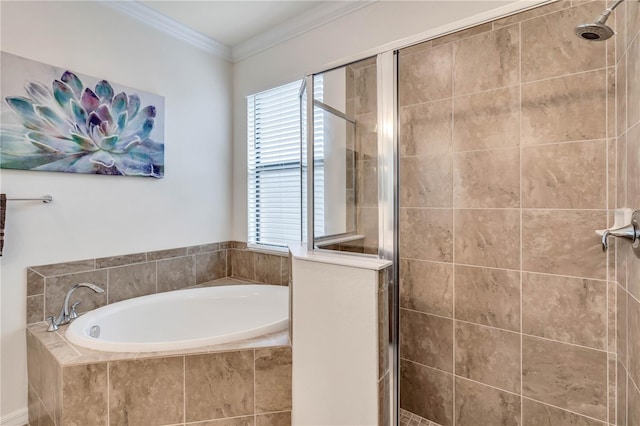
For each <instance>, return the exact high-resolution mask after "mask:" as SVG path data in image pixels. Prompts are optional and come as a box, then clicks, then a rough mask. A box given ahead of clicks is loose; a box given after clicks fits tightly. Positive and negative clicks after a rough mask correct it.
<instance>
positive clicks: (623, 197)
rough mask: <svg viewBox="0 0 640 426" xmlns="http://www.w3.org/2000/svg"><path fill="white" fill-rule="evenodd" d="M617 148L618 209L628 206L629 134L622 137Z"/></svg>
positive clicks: (619, 138)
mask: <svg viewBox="0 0 640 426" xmlns="http://www.w3.org/2000/svg"><path fill="white" fill-rule="evenodd" d="M616 142H617V147H616V174H617V177H616V207H626V206H627V134H626V133H624V134H622V135H620V136H619V137H618V139H617V141H616Z"/></svg>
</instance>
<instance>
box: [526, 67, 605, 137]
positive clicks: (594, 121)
mask: <svg viewBox="0 0 640 426" xmlns="http://www.w3.org/2000/svg"><path fill="white" fill-rule="evenodd" d="M605 100H606V72H605V71H604V70H600V71H591V72H587V73H583V74H574V75H570V76H566V77H559V78H553V79H550V80H543V81H539V82H535V83H529V84H524V85H523V86H522V117H521V129H520V132H521V143H522V144H523V145H534V144H540V143H553V142H565V141H579V140H588V139H604V138H605V137H606V105H605ZM587 105H588V107H586V106H587Z"/></svg>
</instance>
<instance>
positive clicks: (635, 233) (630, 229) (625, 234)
mask: <svg viewBox="0 0 640 426" xmlns="http://www.w3.org/2000/svg"><path fill="white" fill-rule="evenodd" d="M609 236H612V237H616V238H625V239H627V240H629V241H630V242H631V243H632V244H633V245H634V246H636V245H637V244H634V243H635V242H636V241H638V240H640V210H636V211H635V212H633V216H632V218H631V223H630V224H629V225H627V226H623V227H622V228H617V229H607V230H606V231H604V232H603V233H602V251H607V249H608V248H609V242H608V241H607V239H608V238H609ZM634 248H635V247H634Z"/></svg>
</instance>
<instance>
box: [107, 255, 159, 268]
mask: <svg viewBox="0 0 640 426" xmlns="http://www.w3.org/2000/svg"><path fill="white" fill-rule="evenodd" d="M146 261H147V254H146V253H134V254H123V255H119V256H111V257H102V258H100V259H96V269H102V268H112V267H114V266H123V265H131V264H133V263H142V262H146Z"/></svg>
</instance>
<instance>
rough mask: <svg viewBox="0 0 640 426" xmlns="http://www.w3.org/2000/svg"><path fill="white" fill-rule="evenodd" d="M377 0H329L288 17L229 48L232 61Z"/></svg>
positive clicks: (267, 47)
mask: <svg viewBox="0 0 640 426" xmlns="http://www.w3.org/2000/svg"><path fill="white" fill-rule="evenodd" d="M376 1H378V0H360V1H350V2H347V1H330V2H325V3H323V4H320V5H318V6H316V7H314V8H313V9H311V10H309V11H307V12H305V13H303V14H301V15H299V16H296V17H294V18H291V19H289V20H288V21H286V22H284V23H282V24H280V25H277V26H275V27H273V28H272V29H270V30H267V31H265V32H264V33H261V34H259V35H257V36H255V37H252V38H250V39H248V40H246V41H244V42H242V43H240V44H237V45H236V46H234V47H233V48H232V49H231V56H232V60H233V62H238V61H241V60H243V59H246V58H248V57H249V56H252V55H255V54H256V53H259V52H262V51H263V50H266V49H269V48H270V47H273V46H275V45H277V44H280V43H282V42H284V41H287V40H290V39H292V38H294V37H296V36H299V35H300V34H304V33H306V32H307V31H311V30H312V29H314V28H317V27H319V26H321V25H324V24H326V23H327V22H330V21H333V20H334V19H338V18H340V17H342V16H345V15H348V14H349V13H352V12H355V11H356V10H359V9H362V8H364V7H367V6H369V5H371V4H373V3H376Z"/></svg>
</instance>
